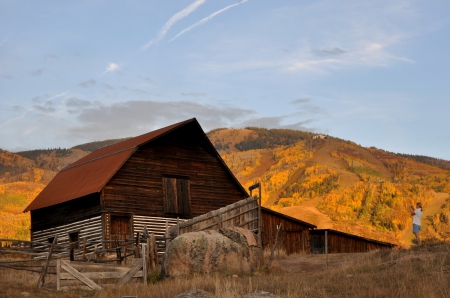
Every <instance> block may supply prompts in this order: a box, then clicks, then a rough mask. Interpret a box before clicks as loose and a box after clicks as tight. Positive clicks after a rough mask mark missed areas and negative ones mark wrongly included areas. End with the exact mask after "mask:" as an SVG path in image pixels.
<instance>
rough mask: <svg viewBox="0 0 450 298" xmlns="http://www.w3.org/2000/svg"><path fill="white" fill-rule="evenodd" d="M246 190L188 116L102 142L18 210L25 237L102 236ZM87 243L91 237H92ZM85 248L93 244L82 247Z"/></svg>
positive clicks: (191, 212) (205, 207)
mask: <svg viewBox="0 0 450 298" xmlns="http://www.w3.org/2000/svg"><path fill="white" fill-rule="evenodd" d="M248 196H249V195H248V194H247V192H246V190H245V189H244V188H243V187H242V186H241V184H240V183H239V182H238V181H237V180H236V178H235V177H234V175H233V174H232V173H231V171H230V170H229V168H228V167H227V166H226V165H225V163H224V161H223V160H222V159H221V157H220V155H219V154H218V152H217V151H216V150H215V148H214V146H213V145H212V144H211V142H210V141H209V139H208V137H207V136H206V135H205V133H204V131H203V130H202V128H201V126H200V124H199V123H198V122H197V120H196V119H195V118H193V119H190V120H187V121H184V122H180V123H177V124H174V125H171V126H168V127H165V128H161V129H158V130H156V131H153V132H150V133H147V134H144V135H141V136H138V137H135V138H131V139H128V140H125V141H122V142H120V143H116V144H113V145H110V146H106V147H103V148H100V149H98V150H97V151H95V152H93V153H91V154H89V155H87V156H85V157H83V158H81V159H80V160H78V161H76V162H74V163H73V164H71V165H69V166H68V167H66V168H64V169H63V170H61V171H60V172H59V173H58V174H57V175H56V176H55V178H54V179H53V180H52V181H51V182H50V183H49V184H48V185H47V187H45V188H44V190H43V191H42V192H41V193H40V194H39V195H38V196H37V197H36V199H35V200H33V201H32V202H31V203H30V205H29V206H28V207H27V208H26V209H25V210H24V212H26V211H30V212H31V238H32V240H35V241H51V240H52V238H53V237H54V236H55V235H57V236H58V242H59V243H60V244H63V243H69V242H73V241H78V240H81V239H82V238H87V239H88V240H89V243H91V244H92V243H95V242H97V243H101V242H102V241H103V243H106V242H107V241H108V240H110V241H113V240H116V239H118V240H122V239H126V238H130V237H132V235H134V234H136V232H137V231H142V230H143V228H144V226H146V227H147V228H148V229H149V230H150V231H151V232H153V233H155V234H156V235H162V234H163V233H164V231H165V225H166V222H168V223H169V224H170V225H173V224H175V223H176V221H177V218H180V219H187V218H192V217H195V216H198V215H201V214H204V213H207V212H209V211H212V210H215V209H218V208H220V207H223V206H226V205H228V204H231V203H233V202H236V201H239V200H242V199H244V198H247V197H248ZM92 245H93V244H92ZM88 249H92V247H89V245H88Z"/></svg>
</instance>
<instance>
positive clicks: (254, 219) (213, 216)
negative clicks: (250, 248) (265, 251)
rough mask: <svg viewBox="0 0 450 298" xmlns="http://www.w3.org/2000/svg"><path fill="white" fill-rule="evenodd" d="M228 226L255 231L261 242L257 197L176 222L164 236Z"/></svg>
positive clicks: (259, 211)
mask: <svg viewBox="0 0 450 298" xmlns="http://www.w3.org/2000/svg"><path fill="white" fill-rule="evenodd" d="M229 227H243V228H246V229H248V230H250V231H252V232H253V233H255V235H257V236H258V241H259V243H261V238H260V237H261V206H260V205H259V204H258V199H255V198H253V197H249V198H247V199H244V200H241V201H238V202H236V203H233V204H231V205H228V206H225V207H222V208H220V209H217V210H214V211H211V212H208V213H206V214H203V215H200V216H197V217H194V218H192V219H188V220H185V221H183V222H178V223H177V224H176V225H174V226H171V227H170V228H169V231H168V235H167V237H166V238H174V237H176V236H178V235H181V234H184V233H188V232H197V231H204V230H211V229H222V228H229Z"/></svg>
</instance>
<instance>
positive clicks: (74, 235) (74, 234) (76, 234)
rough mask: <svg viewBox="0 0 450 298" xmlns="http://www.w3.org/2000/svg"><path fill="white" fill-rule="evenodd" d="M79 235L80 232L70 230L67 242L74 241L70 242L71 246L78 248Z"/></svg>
mask: <svg viewBox="0 0 450 298" xmlns="http://www.w3.org/2000/svg"><path fill="white" fill-rule="evenodd" d="M79 236H80V232H79V231H76V232H70V233H69V242H76V243H73V244H71V245H70V246H71V248H79V247H80V243H79V242H78V240H80V239H79Z"/></svg>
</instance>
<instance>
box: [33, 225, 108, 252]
mask: <svg viewBox="0 0 450 298" xmlns="http://www.w3.org/2000/svg"><path fill="white" fill-rule="evenodd" d="M76 231H79V238H78V239H79V241H80V243H83V239H84V238H86V240H87V244H86V251H87V252H91V251H93V250H94V245H95V244H97V248H102V219H101V216H96V217H92V218H89V219H85V220H81V221H76V222H73V223H70V224H66V225H62V226H58V227H55V228H50V229H45V230H41V231H33V232H32V237H33V241H38V242H44V243H48V242H49V241H48V239H49V238H53V237H54V236H56V235H57V236H58V244H61V245H65V246H67V248H69V242H70V241H69V233H71V232H76ZM81 246H82V244H80V247H81ZM79 253H81V252H79Z"/></svg>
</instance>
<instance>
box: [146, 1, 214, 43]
mask: <svg viewBox="0 0 450 298" xmlns="http://www.w3.org/2000/svg"><path fill="white" fill-rule="evenodd" d="M205 2H206V0H196V1H194V2H193V3H192V4H191V5H189V6H188V7H186V8H185V9H183V10H181V11H179V12H177V13H176V14H174V15H173V16H172V17H171V18H170V19H169V20H168V21H167V22H166V23H165V24H164V26H162V28H161V29H160V30H159V32H158V35H157V36H156V37H155V38H153V39H151V40H150V41H148V42H147V43H146V44H144V45H143V46H142V47H141V50H147V49H148V48H149V47H151V46H152V45H153V44H155V43H157V42H158V41H160V40H161V39H163V38H164V36H166V34H167V31H169V29H170V28H171V27H172V26H173V25H174V24H175V23H176V22H178V21H179V20H181V19H183V18H185V17H187V16H188V15H190V14H191V13H192V12H194V11H195V10H196V9H197V8H198V7H199V6H200V5H202V4H203V3H205Z"/></svg>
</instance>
